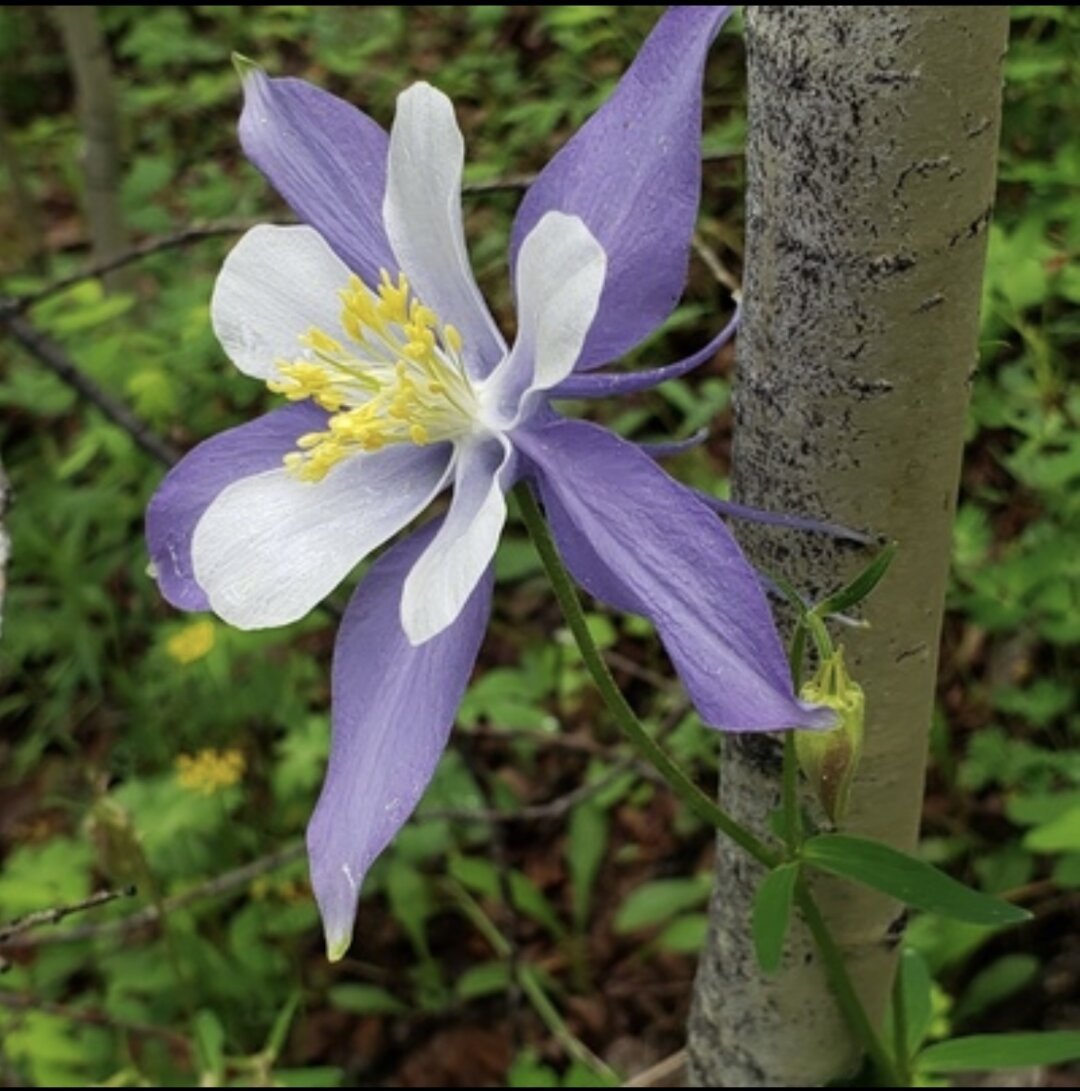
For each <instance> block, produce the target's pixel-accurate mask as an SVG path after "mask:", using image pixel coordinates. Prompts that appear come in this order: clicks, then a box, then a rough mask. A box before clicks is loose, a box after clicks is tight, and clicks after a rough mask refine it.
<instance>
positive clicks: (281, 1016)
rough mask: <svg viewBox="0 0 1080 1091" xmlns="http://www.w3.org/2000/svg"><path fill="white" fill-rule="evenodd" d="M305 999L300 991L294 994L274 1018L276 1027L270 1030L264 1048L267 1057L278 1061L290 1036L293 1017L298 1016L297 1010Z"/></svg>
mask: <svg viewBox="0 0 1080 1091" xmlns="http://www.w3.org/2000/svg"><path fill="white" fill-rule="evenodd" d="M302 999H303V993H301V992H300V991H297V992H294V993H293V994H292V996H291V997H289V999H288V1000H286V1001H285V1006H284V1007H283V1008H282V1009H281V1011H279V1012H278V1013H277V1015H276V1016H275V1018H274V1025H273V1026H272V1027H271V1028H270V1033H269V1035H268V1036H267V1039H266V1045H265V1046H263V1052H264V1053H266V1055H267V1056H269V1057H271V1058H273V1059H275V1060H276V1059H277V1057H278V1056H280V1054H281V1051H282V1049H283V1048H284V1046H285V1039H286V1038H288V1036H289V1028H290V1027H291V1026H292V1021H293V1016H294V1015H295V1014H296V1009H297V1008H298V1007H299V1006H300V1001H301V1000H302Z"/></svg>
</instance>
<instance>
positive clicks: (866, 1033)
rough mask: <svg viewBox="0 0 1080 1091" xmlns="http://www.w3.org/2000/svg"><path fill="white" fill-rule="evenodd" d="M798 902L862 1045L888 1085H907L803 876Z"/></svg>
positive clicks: (831, 982)
mask: <svg viewBox="0 0 1080 1091" xmlns="http://www.w3.org/2000/svg"><path fill="white" fill-rule="evenodd" d="M795 904H796V905H798V907H799V912H800V913H801V914H802V917H803V920H805V921H806V926H807V928H809V929H810V935H811V936H813V937H814V943H815V944H816V945H817V949H818V951H819V952H820V954H821V961H822V962H823V963H824V964H825V973H826V975H827V977H828V979H829V985H830V986H831V987H832V991H833V995H834V996H835V997H836V1002H837V1004H839V1006H840V1010H841V1011H842V1012H843V1013H844V1018H845V1020H847V1024H848V1026H849V1027H850V1028H851V1030H852V1032H853V1033H854V1034H855V1036H856V1037H857V1038H858V1039H859V1040H860V1041H861V1042H862V1045H863V1049H865V1050H866V1053H867V1055H868V1056H869V1057H870V1059H871V1060H872V1061H873V1063H874V1067H875V1068H876V1069H877V1074H878V1079H879V1080H880V1081H881V1083H882V1084H883V1086H886V1087H906V1086H907V1084H906V1083H904V1082H902V1081H901V1080H900V1078H899V1075H898V1073H897V1070H896V1063H895V1062H894V1061H893V1059H892V1057H891V1056H890V1055H889V1051H888V1050H887V1049H886V1048H885V1046H884V1045H883V1044H882V1041H881V1039H880V1038H879V1037H878V1035H877V1032H876V1031H875V1030H874V1028H873V1026H872V1025H871V1023H870V1019H869V1018H868V1016H867V1014H866V1009H865V1008H864V1007H863V1006H862V1001H861V1000H860V999H859V994H858V993H857V992H856V991H855V986H854V985H853V984H852V981H851V978H850V977H849V976H848V972H847V967H846V966H845V965H844V956H843V954H842V953H841V951H840V948H839V947H838V946H837V944H836V940H834V939H833V936H832V933H831V932H830V931H829V926H828V925H827V924H826V923H825V918H824V917H823V916H822V913H821V910H820V909H819V908H818V904H817V902H815V901H814V897H813V895H812V894H811V893H810V891H809V890H808V889H807V887H806V885H805V883H804V882H803V880H801V879H800V880H799V884H798V886H797V887H796V888H795Z"/></svg>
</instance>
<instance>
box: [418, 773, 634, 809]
mask: <svg viewBox="0 0 1080 1091" xmlns="http://www.w3.org/2000/svg"><path fill="white" fill-rule="evenodd" d="M636 764H637V762H636V759H634V758H623V759H622V760H621V761H618V762H616V763H615V764H614V765H613V766H612V767H611V768H610V769H609V770H608V771H607V773H605V774H604V776H602V777H599V778H598V779H596V780H594V781H590V782H589V783H588V784H581V785H579V786H578V787H577V788H574V789H573V790H572V791H570V792H567V793H566V794H565V795H561V796H556V797H555V798H554V799H549V800H548V801H547V802H545V803H530V804H528V805H527V806H525V807H521V808H520V809H518V810H515V811H510V810H496V809H489V808H476V807H441V808H432V809H431V810H427V811H424V813H423V814H422V815H420V818H421V819H423V820H435V819H450V820H452V821H454V822H486V823H490V824H492V825H505V824H507V823H511V822H543V821H545V820H548V819H554V818H563V817H565V816H566V815H567V814H569V813H570V811H572V810H573V809H574V808H575V807H576V806H577V805H578V804H579V803H583V802H584V801H585V800H587V799H591V798H592V797H593V796H595V795H597V794H599V793H600V792H602V791H603V790H604V789H605V788H607V787H608V785H610V784H612V783H614V782H615V781H616V780H617V779H618V778H619V777H620V776H622V774H623V773H625V772H627V771H628V770H630V769H633V768H634V766H635V765H636Z"/></svg>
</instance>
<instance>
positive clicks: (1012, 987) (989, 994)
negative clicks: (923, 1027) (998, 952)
mask: <svg viewBox="0 0 1080 1091" xmlns="http://www.w3.org/2000/svg"><path fill="white" fill-rule="evenodd" d="M1038 973H1039V960H1038V959H1037V958H1036V957H1035V956H1034V955H1005V956H1003V957H1002V958H999V959H998V960H997V961H996V962H994V963H992V964H991V965H989V966H987V967H986V969H985V970H981V971H980V972H979V973H977V974H976V975H975V976H974V977H973V978H972V979H971V983H970V984H969V985H968V987H967V988H966V989H965V990H964V997H963V999H962V1000H961V1001H960V1003H959V1004H957V1005H956V1008H955V1009H954V1011H953V1014H952V1018H953V1022H954V1023H958V1022H959V1021H960V1020H962V1019H970V1018H971V1017H972V1016H974V1015H978V1014H979V1013H980V1012H983V1011H985V1010H986V1009H987V1008H990V1007H993V1006H994V1005H995V1004H999V1003H1000V1002H1001V1001H1002V1000H1004V999H1006V998H1007V997H1009V996H1012V994H1013V993H1015V992H1019V990H1020V989H1022V988H1024V986H1025V985H1028V984H1030V983H1031V982H1032V981H1034V980H1035V978H1036V977H1037V976H1038Z"/></svg>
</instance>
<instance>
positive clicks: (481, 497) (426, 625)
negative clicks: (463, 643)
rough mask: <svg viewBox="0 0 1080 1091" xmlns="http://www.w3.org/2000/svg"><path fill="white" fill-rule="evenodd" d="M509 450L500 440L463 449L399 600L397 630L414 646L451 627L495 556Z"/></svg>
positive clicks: (503, 513)
mask: <svg viewBox="0 0 1080 1091" xmlns="http://www.w3.org/2000/svg"><path fill="white" fill-rule="evenodd" d="M510 455H511V447H510V444H509V442H508V441H507V440H506V439H504V438H503V437H502V436H498V437H496V438H494V439H490V440H484V441H481V442H479V443H474V444H471V445H469V446H466V447H463V448H462V449H461V451H460V452H459V454H458V460H457V466H456V468H455V473H454V498H453V501H452V502H451V504H450V510H449V511H448V512H447V513H446V518H445V519H444V520H443V524H442V526H441V527H439V530H438V532H437V533H436V535H435V537H434V538H433V539H432V541H431V544H430V545H429V546H428V547H427V549H425V550H424V552H423V553H422V554H421V555H420V557H419V558H418V559H417V561H416V563H415V564H414V565H413V567H412V570H411V571H410V572H409V575H408V576H407V577H406V580H405V587H404V589H403V591H402V596H401V625H402V628H403V629H404V630H405V635H406V636H407V637H408V638H409V641H410V642H411V643H412V644H413V645H414V646H415V645H417V644H423V643H424V642H425V641H426V640H430V639H431V638H432V637H434V636H438V635H439V633H441V632H442V631H443V630H444V629H446V628H447V627H448V626H450V625H452V624H453V623H454V622H455V621H456V620H457V617H458V615H459V614H460V613H461V611H462V609H463V608H464V607H465V604H466V603H467V602H468V601H469V596H470V595H471V594H472V592H473V589H474V588H475V587H476V585H477V583H479V581H480V579H481V577H482V576H483V575H484V572H485V571H486V570H487V566H488V565H489V564H490V563H491V559H492V557H494V556H495V548H496V546H498V544H499V535H500V534H501V533H502V528H503V524H504V523H505V522H506V497H505V495H504V493H505V484H504V480H503V479H504V478H505V476H506V470H507V467H508V466H509V461H510Z"/></svg>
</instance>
